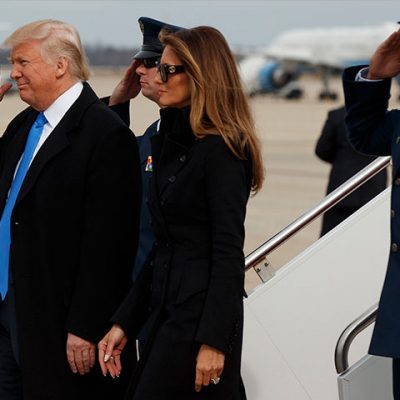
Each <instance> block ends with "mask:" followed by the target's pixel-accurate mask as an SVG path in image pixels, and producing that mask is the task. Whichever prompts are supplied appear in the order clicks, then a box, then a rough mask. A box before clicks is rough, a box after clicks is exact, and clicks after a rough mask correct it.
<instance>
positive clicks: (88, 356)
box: [67, 333, 96, 375]
mask: <svg viewBox="0 0 400 400" xmlns="http://www.w3.org/2000/svg"><path fill="white" fill-rule="evenodd" d="M95 358H96V345H95V344H94V343H91V342H88V341H87V340H85V339H82V338H80V337H78V336H75V335H73V334H72V333H68V338H67V359H68V363H69V366H70V368H71V371H72V372H73V373H74V374H76V373H77V372H79V374H80V375H84V374H87V373H88V372H90V370H91V369H92V368H93V367H94V364H95Z"/></svg>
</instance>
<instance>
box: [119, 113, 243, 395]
mask: <svg viewBox="0 0 400 400" xmlns="http://www.w3.org/2000/svg"><path fill="white" fill-rule="evenodd" d="M189 113H190V110H189V109H188V108H184V109H182V110H178V109H164V110H161V125H160V132H159V134H158V135H155V136H154V137H153V138H152V154H153V177H152V180H151V189H150V209H151V211H152V216H153V222H152V224H153V228H154V232H155V237H156V242H155V244H154V247H153V250H152V253H151V254H150V257H149V258H148V260H147V263H146V265H145V266H144V268H143V269H142V272H141V274H140V276H139V278H138V280H137V281H136V282H135V283H134V286H133V288H132V290H131V292H130V294H129V295H128V297H127V298H126V300H125V302H124V303H123V304H122V306H121V307H120V309H119V310H118V312H117V313H116V315H115V316H114V318H113V320H114V321H115V322H118V323H120V324H121V325H122V326H123V328H124V330H125V331H126V332H127V333H128V335H129V336H131V337H133V338H134V337H135V333H136V332H137V330H138V329H139V328H140V326H141V325H142V324H143V322H144V321H146V322H145V326H146V327H147V331H148V332H149V336H148V339H147V342H146V347H145V350H144V355H143V356H142V358H141V359H140V361H139V365H138V368H137V370H136V373H135V375H134V377H133V379H132V383H131V387H130V390H129V393H128V397H127V398H128V399H135V400H155V399H157V400H162V399H165V400H166V399H185V400H190V399H219V400H220V399H224V400H229V399H232V400H234V399H243V398H245V394H244V390H243V387H242V381H241V378H240V362H241V347H242V325H243V293H244V291H243V290H244V289H243V287H244V255H243V242H244V219H245V212H246V204H247V200H248V197H249V193H250V185H251V168H250V167H249V165H250V162H249V161H241V160H239V159H238V158H236V157H235V156H234V155H233V154H232V152H231V151H230V150H229V148H228V147H227V145H226V144H225V143H224V141H223V139H222V137H221V136H219V135H208V136H206V137H205V138H203V139H197V138H196V137H195V136H194V135H193V133H192V131H191V129H190V125H189ZM202 343H205V344H208V345H210V346H213V347H215V348H217V349H220V350H221V351H223V352H224V353H225V354H226V360H225V369H224V371H223V373H222V376H221V382H220V383H219V384H218V385H210V386H209V387H208V388H203V389H202V390H201V392H200V394H197V393H196V392H195V390H194V382H195V365H196V355H197V353H198V350H199V347H200V345H201V344H202Z"/></svg>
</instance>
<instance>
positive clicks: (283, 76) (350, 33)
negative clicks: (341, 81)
mask: <svg viewBox="0 0 400 400" xmlns="http://www.w3.org/2000/svg"><path fill="white" fill-rule="evenodd" d="M396 30H398V25H397V24H396V23H391V22H385V23H383V24H380V25H377V26H363V27H360V26H359V27H333V28H304V29H292V30H289V31H286V32H283V33H282V34H281V35H279V36H278V37H277V38H276V39H275V40H274V41H272V42H271V43H270V44H269V45H268V46H266V47H265V48H263V49H261V50H260V51H259V53H258V54H257V55H250V56H247V57H245V58H244V59H242V60H241V61H240V62H239V68H240V71H241V76H242V81H243V83H244V86H245V89H246V91H247V93H248V94H249V95H250V96H255V95H257V94H262V93H272V94H275V95H278V96H281V97H284V98H289V99H293V98H300V97H302V95H303V89H302V88H301V86H300V84H299V82H298V81H297V80H298V78H299V77H300V76H301V75H302V74H304V73H306V72H309V71H310V70H311V71H314V72H315V71H316V72H318V74H319V75H320V77H321V80H322V86H323V87H322V90H321V91H320V93H319V99H320V100H325V99H331V100H335V99H337V96H338V95H337V93H335V92H334V91H333V90H331V89H330V86H329V82H330V78H331V76H332V75H333V74H338V73H340V72H341V71H342V70H343V69H344V68H346V67H349V66H351V65H359V64H368V62H369V59H370V57H371V56H372V54H373V53H374V51H375V49H376V48H377V47H378V45H379V44H380V43H382V42H383V41H384V40H385V39H386V38H387V37H388V36H389V35H390V34H391V33H392V32H394V31H396Z"/></svg>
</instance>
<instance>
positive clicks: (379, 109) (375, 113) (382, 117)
mask: <svg viewBox="0 0 400 400" xmlns="http://www.w3.org/2000/svg"><path fill="white" fill-rule="evenodd" d="M361 68H362V67H361V66H360V67H352V68H348V69H346V70H345V71H344V74H343V86H344V93H345V102H346V110H347V116H346V125H347V131H348V137H349V141H350V143H351V144H352V146H353V147H354V148H355V150H357V151H359V152H361V153H364V154H369V155H379V156H387V155H390V154H391V145H392V136H393V132H394V125H393V120H394V117H395V116H396V117H397V118H398V116H399V112H398V111H397V110H393V111H387V107H388V102H389V97H390V84H391V80H390V79H385V80H382V81H377V82H360V81H355V77H356V74H357V72H358V71H359V70H360V69H361Z"/></svg>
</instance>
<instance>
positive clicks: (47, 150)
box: [15, 83, 98, 205]
mask: <svg viewBox="0 0 400 400" xmlns="http://www.w3.org/2000/svg"><path fill="white" fill-rule="evenodd" d="M97 100H98V98H97V96H96V94H95V93H94V92H93V90H92V89H91V88H90V86H89V85H88V84H87V83H85V84H84V87H83V90H82V93H81V94H80V96H79V97H78V99H77V100H76V101H75V103H74V104H73V105H72V106H71V108H70V109H69V110H68V111H67V112H66V114H65V115H64V117H63V118H62V119H61V121H60V122H59V124H58V125H57V126H56V127H55V128H54V130H53V132H51V134H50V136H49V137H48V138H47V140H46V141H45V142H44V143H43V145H42V147H41V148H40V149H39V151H38V153H37V154H36V156H35V158H34V159H33V161H32V164H31V166H30V167H29V170H28V172H27V174H26V177H25V180H24V183H23V185H22V187H21V190H20V192H19V195H18V198H17V201H16V203H15V204H16V205H17V204H18V203H19V202H20V201H21V200H22V199H23V198H24V197H25V196H26V195H27V194H28V193H29V191H30V190H31V189H32V187H33V186H34V184H35V182H36V180H37V179H38V177H39V175H40V172H41V171H42V170H43V168H44V167H45V166H46V164H47V163H48V162H49V161H50V160H51V159H53V158H54V157H56V156H57V154H59V153H60V152H62V151H63V150H64V149H65V148H66V147H68V146H69V140H68V134H69V133H70V132H71V131H73V130H74V129H76V128H77V127H78V126H79V124H80V120H81V118H82V116H83V115H84V113H85V111H86V109H87V108H88V107H89V106H90V105H91V104H92V103H94V102H95V101H97Z"/></svg>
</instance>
